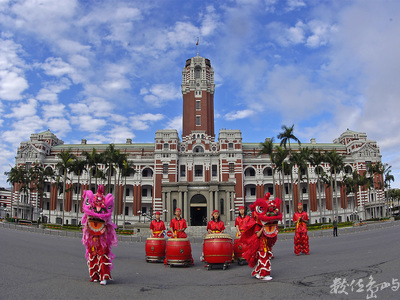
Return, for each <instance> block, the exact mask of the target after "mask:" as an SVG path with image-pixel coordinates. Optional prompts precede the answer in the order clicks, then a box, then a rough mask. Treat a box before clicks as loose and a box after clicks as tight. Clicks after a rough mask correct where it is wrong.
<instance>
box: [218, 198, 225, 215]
mask: <svg viewBox="0 0 400 300" xmlns="http://www.w3.org/2000/svg"><path fill="white" fill-rule="evenodd" d="M219 206H220V211H221V215H223V214H225V205H224V199H222V198H221V200H219Z"/></svg>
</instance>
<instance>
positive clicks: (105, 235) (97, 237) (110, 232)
mask: <svg viewBox="0 0 400 300" xmlns="http://www.w3.org/2000/svg"><path fill="white" fill-rule="evenodd" d="M82 197H83V200H84V201H83V202H84V203H83V206H82V208H83V212H84V215H83V218H82V225H84V226H85V227H84V228H83V237H82V244H83V245H85V247H86V259H87V264H88V267H89V275H90V279H91V280H90V281H95V282H96V281H100V284H102V285H105V284H107V280H112V278H111V273H110V272H111V269H112V268H113V264H112V260H113V259H114V257H115V255H114V254H113V253H112V252H111V247H112V246H114V247H115V246H117V244H118V238H117V234H116V233H115V228H117V226H116V225H115V224H114V223H113V222H112V221H111V215H112V211H113V207H114V197H113V196H112V194H108V195H107V196H104V187H103V186H102V185H99V188H98V190H97V193H96V194H95V195H93V192H92V191H90V190H85V191H83V195H82Z"/></svg>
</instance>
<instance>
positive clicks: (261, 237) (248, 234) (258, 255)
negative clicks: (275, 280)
mask: <svg viewBox="0 0 400 300" xmlns="http://www.w3.org/2000/svg"><path fill="white" fill-rule="evenodd" d="M269 197H270V193H266V194H265V196H264V198H263V199H261V198H259V199H257V200H256V201H255V202H254V203H253V204H252V205H250V209H251V210H252V217H251V218H250V221H249V222H248V224H247V226H246V228H245V231H244V232H243V233H242V235H241V237H240V242H242V243H243V244H245V245H247V247H248V248H247V250H246V252H244V253H243V257H244V258H245V259H246V260H247V262H248V264H249V267H251V268H253V271H252V272H251V275H252V276H253V277H256V278H257V279H260V280H271V279H272V277H271V276H270V275H271V262H270V258H271V256H272V252H271V250H272V246H273V245H274V243H275V242H276V236H277V234H278V224H277V223H278V221H281V220H282V213H281V212H280V211H279V207H280V205H281V200H280V199H278V198H276V199H275V200H272V201H269Z"/></svg>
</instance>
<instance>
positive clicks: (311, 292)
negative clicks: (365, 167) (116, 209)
mask: <svg viewBox="0 0 400 300" xmlns="http://www.w3.org/2000/svg"><path fill="white" fill-rule="evenodd" d="M385 223H386V224H385V226H383V228H381V226H378V227H376V228H375V229H374V227H370V228H371V229H368V230H363V231H359V232H357V233H347V234H340V232H339V237H336V238H334V237H331V236H328V237H327V236H325V237H311V238H310V254H311V255H309V256H303V255H301V256H295V255H294V253H293V240H292V239H285V238H283V235H279V238H278V242H277V244H276V245H275V247H274V253H275V259H273V260H272V274H271V275H272V277H273V280H272V281H270V282H264V281H259V280H257V279H255V278H252V277H250V271H251V269H250V268H249V267H248V266H247V265H245V266H239V265H237V264H231V266H230V267H229V268H228V269H227V270H225V271H223V270H222V269H213V270H210V271H207V270H206V269H205V268H204V263H201V262H200V260H199V257H200V255H201V250H202V244H201V243H192V251H193V258H194V260H195V265H194V266H192V267H189V268H179V267H173V268H169V267H165V266H164V265H163V264H154V263H146V262H145V259H144V258H145V244H144V243H139V242H127V241H122V242H119V245H118V247H117V248H114V251H113V252H114V253H115V255H116V259H115V260H114V270H113V271H112V276H113V277H114V281H112V282H110V283H109V284H108V285H107V286H100V285H99V284H98V283H91V282H89V276H88V270H87V267H86V260H85V257H84V253H85V250H84V247H83V245H82V244H81V241H80V239H79V238H77V237H65V236H55V235H49V234H41V233H35V232H27V231H23V230H15V229H9V228H3V227H0V239H1V246H0V249H1V250H0V265H1V268H0V270H1V271H0V286H1V289H0V299H210V298H216V299H246V300H249V299H258V298H259V299H368V298H369V297H370V296H374V295H375V296H376V299H399V298H400V288H399V285H400V283H399V282H400V272H399V270H400V258H399V249H400V238H399V232H400V222H392V223H388V222H385ZM342 232H343V233H344V231H342ZM346 293H347V294H346ZM370 299H374V298H370Z"/></svg>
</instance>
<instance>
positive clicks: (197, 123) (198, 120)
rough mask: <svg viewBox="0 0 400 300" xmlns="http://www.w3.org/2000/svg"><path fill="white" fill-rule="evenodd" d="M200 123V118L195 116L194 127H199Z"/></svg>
mask: <svg viewBox="0 0 400 300" xmlns="http://www.w3.org/2000/svg"><path fill="white" fill-rule="evenodd" d="M200 125H201V122H200V116H196V126H200Z"/></svg>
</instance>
